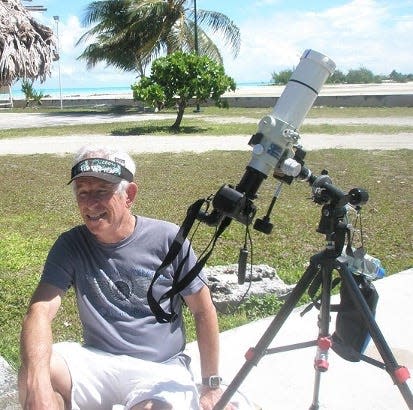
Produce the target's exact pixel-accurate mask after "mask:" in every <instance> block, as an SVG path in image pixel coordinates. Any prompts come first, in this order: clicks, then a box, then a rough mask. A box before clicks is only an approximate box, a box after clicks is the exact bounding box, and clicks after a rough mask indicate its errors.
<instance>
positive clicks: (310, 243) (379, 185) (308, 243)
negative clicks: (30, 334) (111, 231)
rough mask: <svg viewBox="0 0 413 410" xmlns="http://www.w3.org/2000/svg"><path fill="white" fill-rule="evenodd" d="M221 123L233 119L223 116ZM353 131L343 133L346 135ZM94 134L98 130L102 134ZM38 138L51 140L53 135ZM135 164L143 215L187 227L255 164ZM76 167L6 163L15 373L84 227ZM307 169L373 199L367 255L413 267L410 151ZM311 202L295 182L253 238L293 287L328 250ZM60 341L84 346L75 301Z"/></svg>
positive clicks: (6, 285) (223, 156)
mask: <svg viewBox="0 0 413 410" xmlns="http://www.w3.org/2000/svg"><path fill="white" fill-rule="evenodd" d="M210 110H211V111H210ZM214 110H216V109H215V108H211V109H210V108H208V111H207V109H205V112H204V115H205V117H207V116H211V115H213V113H215V111H214ZM230 111H231V110H230ZM313 111H314V109H313V110H312V111H311V112H310V115H312V112H313ZM252 112H255V111H254V110H236V109H233V111H232V113H231V114H230V116H232V117H233V116H236V115H237V114H238V115H247V113H248V114H251V115H253V114H252ZM267 112H268V111H265V112H262V111H261V110H256V112H255V114H254V115H255V116H256V117H257V118H260V117H261V116H262V115H263V114H266V113H267ZM317 112H318V114H319V116H322V117H325V116H328V115H331V117H332V118H333V117H338V116H339V115H338V114H339V113H341V114H344V115H342V116H345V115H347V113H350V112H352V113H353V114H352V116H353V115H354V116H357V113H360V112H362V113H363V114H362V115H359V116H371V117H373V116H381V115H383V116H392V115H393V116H395V117H397V116H409V115H412V113H413V109H383V110H380V109H369V110H366V109H360V111H358V110H354V109H351V110H350V109H348V110H347V109H343V110H338V109H331V110H330V109H323V110H322V111H321V109H320V111H317ZM219 113H227V111H226V110H220V111H219ZM241 113H243V114H241ZM380 113H381V114H380ZM0 115H3V113H2V114H0ZM86 115H88V114H86ZM197 124H198V125H192V126H194V127H200V129H201V130H203V129H204V127H208V126H209V124H210V122H206V121H205V123H204V122H202V124H199V122H198V123H197ZM244 125H245V124H244ZM106 126H107V125H105V127H106ZM128 126H132V127H136V126H137V124H136V123H134V124H132V125H125V124H116V127H119V128H121V127H126V128H127V127H128ZM139 126H142V124H139ZM165 126H166V125H163V124H159V122H158V121H156V122H152V123H150V124H148V125H147V127H148V133H151V132H152V131H154V130H155V129H158V130H159V127H165ZM235 126H237V127H241V126H243V125H242V124H235ZM93 127H95V128H93ZM62 128H64V127H62ZM119 128H118V129H119ZM253 128H255V127H254V126H253ZM345 128H346V127H344V128H343V129H342V130H341V131H340V129H338V130H337V132H341V133H344V132H345ZM64 129H66V131H67V128H64ZM91 129H94V130H96V126H91ZM40 130H41V131H39V132H43V133H47V132H48V130H49V129H46V128H43V129H40ZM32 131H33V130H32ZM95 132H96V131H95ZM157 132H158V131H157ZM334 132H336V131H334ZM202 133H204V132H203V131H202ZM1 135H3V134H1ZM32 135H33V134H32ZM66 135H67V134H66ZM3 137H4V136H3ZM184 137H185V136H183V138H184ZM134 158H135V159H136V161H137V164H138V170H139V186H140V190H139V196H138V199H137V202H136V204H135V209H134V210H135V212H136V213H138V214H141V215H146V216H150V217H157V218H163V219H167V220H170V221H173V222H176V223H178V224H179V223H181V222H182V221H183V219H184V216H185V213H186V209H187V207H188V206H189V205H190V204H191V203H193V202H194V201H195V200H196V199H198V198H205V197H207V196H208V195H210V194H213V193H215V192H216V191H217V190H218V189H219V187H220V186H221V185H222V184H224V183H229V184H236V183H238V182H239V180H240V178H241V176H242V175H243V173H244V168H245V166H246V165H247V164H248V162H249V160H250V152H220V151H213V152H208V153H203V154H193V153H180V154H171V153H165V154H142V155H135V156H134ZM70 164H71V158H70V157H68V156H55V155H27V156H14V155H9V156H0V179H1V184H0V209H1V210H2V213H1V215H0V223H1V226H2V229H1V230H0V311H1V312H2V314H1V316H0V329H1V331H0V355H2V356H3V357H5V358H6V360H8V361H9V362H10V363H12V364H13V365H14V366H17V365H18V363H19V358H18V339H19V333H20V326H21V320H22V318H23V315H24V312H25V310H26V307H27V304H28V302H29V298H30V295H31V293H32V291H33V289H34V287H35V286H36V283H37V281H38V279H39V276H40V273H41V270H42V266H43V263H44V260H45V258H46V255H47V252H48V250H49V248H50V246H51V245H52V244H53V242H54V241H55V239H56V238H57V236H58V235H59V234H60V233H61V232H62V231H64V230H67V229H69V228H71V227H72V226H73V225H74V224H78V223H80V222H81V221H80V218H79V216H78V213H77V210H76V207H75V204H74V201H73V196H72V192H71V190H70V187H68V186H66V181H67V180H68V175H69V170H70ZM306 164H307V166H308V167H309V168H311V169H312V171H313V172H314V173H315V174H319V173H320V172H321V170H322V169H324V168H327V169H328V170H329V173H330V175H331V177H332V179H333V182H334V183H335V184H336V185H337V186H339V187H340V188H341V189H342V190H343V191H345V192H347V191H348V190H349V189H351V188H353V187H363V188H365V189H367V190H368V191H369V194H370V199H369V202H368V203H367V204H366V206H365V207H364V211H363V227H364V232H365V236H366V242H365V245H366V247H367V251H368V252H369V253H370V254H372V255H374V256H377V257H379V258H380V259H381V260H382V262H383V264H384V266H385V267H386V269H387V273H388V274H389V275H391V274H393V273H395V272H399V271H401V270H404V269H407V268H410V267H412V266H413V249H412V242H411V232H412V228H413V223H412V218H411V211H412V203H413V192H412V190H411V186H412V182H413V176H412V175H413V153H412V150H399V151H359V150H341V149H340V150H321V151H310V152H309V153H308V154H307V157H306ZM275 184H276V181H275V180H274V179H273V178H272V177H269V178H268V180H267V181H265V182H264V183H263V184H262V186H261V187H260V190H259V197H258V199H257V200H256V201H255V204H256V206H257V208H258V212H257V216H259V217H262V216H264V215H265V213H266V210H267V207H268V205H269V202H270V198H271V195H272V193H273V191H274V186H275ZM310 197H311V189H310V187H309V185H308V184H307V183H300V182H294V183H293V184H292V185H290V186H285V187H284V189H283V192H282V194H281V196H280V198H279V199H278V201H277V205H276V207H275V210H274V212H273V218H272V222H273V223H274V229H273V232H272V234H271V235H270V236H266V235H264V234H261V233H259V232H256V231H252V234H253V244H254V249H253V253H254V263H256V264H258V263H265V264H268V265H271V266H273V267H275V268H276V269H277V271H278V274H279V275H280V277H281V278H282V279H283V280H284V281H286V282H287V283H295V282H296V281H297V280H298V279H299V278H300V276H301V275H302V273H303V271H304V269H305V266H306V265H307V263H308V259H309V257H310V256H311V255H312V254H313V253H314V252H317V251H319V250H320V249H321V248H322V247H323V246H324V237H323V236H322V235H320V234H318V233H316V228H317V225H318V222H319V219H320V212H321V208H320V206H319V205H316V204H315V203H314V202H312V201H311V199H310ZM211 235H212V228H209V227H207V226H205V225H201V226H200V228H199V231H198V233H197V236H196V238H195V241H194V247H195V250H196V251H197V253H198V254H199V253H200V252H201V251H202V249H203V248H204V247H205V246H206V244H207V243H208V241H209V239H210V237H211ZM243 238H244V227H243V226H242V225H240V224H238V223H236V222H233V223H232V224H231V225H230V227H229V228H228V229H227V230H226V232H225V233H224V234H223V237H222V239H220V241H219V242H218V244H217V247H216V249H215V251H214V253H213V255H212V257H211V259H210V261H209V264H210V265H221V264H229V263H236V262H237V258H238V251H239V248H240V246H242V244H243ZM278 307H279V301H278V300H276V298H274V297H273V295H268V296H267V297H266V298H264V299H260V300H252V301H249V302H248V304H247V305H244V306H243V307H241V308H240V309H239V311H237V312H235V313H234V314H231V315H220V317H219V320H220V328H221V330H226V329H228V328H231V327H234V326H238V325H240V324H244V323H246V322H248V321H250V320H254V319H256V318H258V317H262V316H266V315H269V314H273V313H274V312H275V311H276V310H277V309H278ZM186 316H188V315H186ZM187 323H188V328H189V332H188V334H189V340H192V339H193V338H194V330H193V323H192V322H191V320H190V319H189V317H188V318H187ZM54 334H55V340H67V339H70V340H81V330H80V326H79V321H78V317H77V313H76V304H75V299H74V295H73V292H71V291H70V292H69V294H68V297H66V298H65V299H64V303H63V309H61V310H60V313H59V315H58V317H57V319H56V321H55V324H54Z"/></svg>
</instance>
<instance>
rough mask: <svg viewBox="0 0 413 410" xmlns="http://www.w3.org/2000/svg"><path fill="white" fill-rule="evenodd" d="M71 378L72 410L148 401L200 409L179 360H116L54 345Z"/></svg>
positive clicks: (188, 374) (72, 345)
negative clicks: (154, 400)
mask: <svg viewBox="0 0 413 410" xmlns="http://www.w3.org/2000/svg"><path fill="white" fill-rule="evenodd" d="M53 350H54V352H56V353H58V354H60V355H61V356H62V357H63V359H64V360H65V362H66V364H67V366H68V368H69V371H70V374H71V377H72V410H95V409H96V410H98V409H99V410H105V409H107V410H111V409H112V407H113V406H116V405H121V406H124V408H125V409H130V408H131V407H133V406H134V405H135V404H137V403H140V402H141V401H144V400H148V399H157V400H160V401H164V402H167V403H169V404H171V405H172V406H173V408H174V409H176V410H184V409H185V410H186V409H187V410H194V409H195V410H197V409H199V402H198V392H197V388H196V385H195V383H194V381H193V377H192V374H191V372H190V370H189V369H188V368H187V367H186V366H185V365H184V363H183V362H182V360H180V359H179V358H177V359H176V360H173V361H171V362H168V363H167V364H166V363H155V362H150V361H146V360H141V359H136V358H134V357H130V356H118V355H113V354H110V353H106V352H103V351H100V350H97V349H93V348H89V347H87V348H86V347H83V346H81V345H79V344H78V343H71V342H63V343H56V344H54V345H53Z"/></svg>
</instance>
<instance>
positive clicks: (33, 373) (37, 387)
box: [19, 283, 64, 409]
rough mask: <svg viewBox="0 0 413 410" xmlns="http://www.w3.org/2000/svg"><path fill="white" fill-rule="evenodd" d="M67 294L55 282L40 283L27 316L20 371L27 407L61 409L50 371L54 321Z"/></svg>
mask: <svg viewBox="0 0 413 410" xmlns="http://www.w3.org/2000/svg"><path fill="white" fill-rule="evenodd" d="M63 293H64V292H63V291H62V290H60V289H59V288H57V287H55V286H53V285H49V284H45V283H41V284H39V285H38V287H37V289H36V290H35V292H34V294H33V297H32V299H31V301H30V305H29V308H28V311H27V314H26V316H25V318H24V321H23V326H22V332H21V338H20V355H21V361H22V367H21V369H20V373H19V394H20V401H21V403H22V406H23V408H24V409H46V408H50V409H55V408H56V409H57V408H58V406H57V402H56V396H55V394H54V391H53V387H52V382H51V374H50V358H51V354H52V344H53V336H52V328H51V324H52V321H53V319H54V318H55V316H56V313H57V311H58V309H59V307H60V304H61V299H62V296H63Z"/></svg>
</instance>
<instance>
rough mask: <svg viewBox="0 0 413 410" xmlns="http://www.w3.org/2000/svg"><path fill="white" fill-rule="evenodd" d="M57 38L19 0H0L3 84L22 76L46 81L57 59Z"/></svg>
mask: <svg viewBox="0 0 413 410" xmlns="http://www.w3.org/2000/svg"><path fill="white" fill-rule="evenodd" d="M55 40H56V38H55V36H54V34H53V31H52V29H50V28H49V27H46V26H44V25H43V24H40V23H39V22H37V21H36V20H35V19H34V18H33V17H32V16H31V15H30V13H29V12H28V11H27V9H26V8H25V7H24V6H23V5H22V3H21V2H20V0H0V87H1V86H11V85H12V84H13V83H14V82H15V81H17V80H19V79H24V80H32V81H34V80H39V81H40V82H44V81H45V80H46V78H47V77H48V76H50V73H51V67H52V62H53V61H54V60H56V59H58V53H57V46H56V41H55Z"/></svg>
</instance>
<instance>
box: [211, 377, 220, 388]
mask: <svg viewBox="0 0 413 410" xmlns="http://www.w3.org/2000/svg"><path fill="white" fill-rule="evenodd" d="M220 385H221V378H220V377H219V376H211V377H210V378H209V387H210V388H211V389H217V388H218V387H219V386H220Z"/></svg>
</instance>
